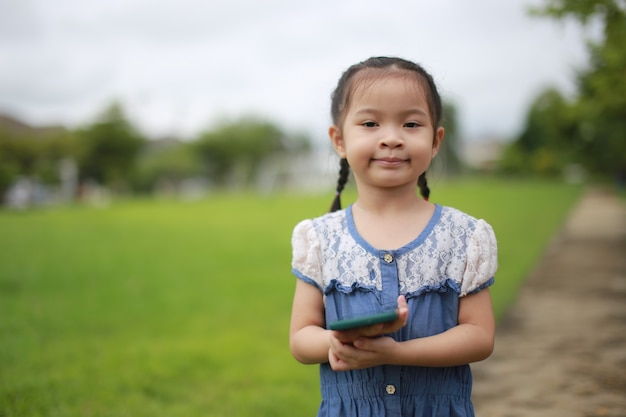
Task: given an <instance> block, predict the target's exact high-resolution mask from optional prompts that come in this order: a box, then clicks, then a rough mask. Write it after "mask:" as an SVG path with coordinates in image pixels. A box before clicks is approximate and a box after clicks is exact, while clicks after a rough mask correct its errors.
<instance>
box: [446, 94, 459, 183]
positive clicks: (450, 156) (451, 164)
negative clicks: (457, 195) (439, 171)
mask: <svg viewBox="0 0 626 417" xmlns="http://www.w3.org/2000/svg"><path fill="white" fill-rule="evenodd" d="M442 126H443V127H444V129H445V131H446V133H445V137H444V141H443V142H442V144H441V153H442V156H443V158H444V161H445V164H446V172H447V173H448V174H452V175H455V174H459V173H460V171H461V168H462V164H461V160H460V159H459V146H461V143H460V142H461V141H460V140H459V128H458V111H457V108H456V106H455V105H454V104H453V103H451V102H445V101H444V103H443V120H442Z"/></svg>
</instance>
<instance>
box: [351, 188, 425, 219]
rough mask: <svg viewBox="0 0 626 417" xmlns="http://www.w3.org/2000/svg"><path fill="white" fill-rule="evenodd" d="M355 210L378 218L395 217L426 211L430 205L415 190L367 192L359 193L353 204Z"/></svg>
mask: <svg viewBox="0 0 626 417" xmlns="http://www.w3.org/2000/svg"><path fill="white" fill-rule="evenodd" d="M354 207H355V208H356V209H357V210H363V211H366V212H368V213H370V214H372V215H378V216H387V215H390V216H397V215H399V214H402V213H410V212H413V213H414V212H416V211H422V210H428V208H429V207H432V204H430V203H428V202H427V201H425V200H424V199H423V198H422V197H421V196H418V195H417V190H416V189H412V190H410V191H409V192H407V191H406V190H384V191H380V190H376V191H372V190H368V192H359V193H358V197H357V200H356V201H355V202H354Z"/></svg>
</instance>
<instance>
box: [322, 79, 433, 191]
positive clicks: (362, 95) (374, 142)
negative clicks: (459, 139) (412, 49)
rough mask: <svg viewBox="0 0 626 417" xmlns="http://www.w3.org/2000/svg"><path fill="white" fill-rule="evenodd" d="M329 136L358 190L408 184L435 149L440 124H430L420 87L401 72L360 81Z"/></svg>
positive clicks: (423, 169) (425, 101) (415, 177)
mask: <svg viewBox="0 0 626 417" xmlns="http://www.w3.org/2000/svg"><path fill="white" fill-rule="evenodd" d="M329 135H330V138H331V141H332V143H333V146H334V148H335V150H336V151H337V153H338V154H339V156H340V157H341V158H346V159H347V160H348V163H349V164H350V168H351V169H352V172H353V174H354V177H355V181H356V183H357V186H358V187H359V189H362V187H363V186H367V187H376V188H378V189H393V188H398V187H411V190H412V192H415V187H416V186H417V179H418V177H419V176H420V175H421V174H422V173H424V172H425V171H426V169H427V168H428V166H429V165H430V162H431V161H432V159H433V157H434V156H435V155H436V154H437V152H438V151H439V146H440V144H441V141H442V139H443V135H444V131H443V128H441V127H439V128H435V126H433V124H432V122H431V115H430V110H429V108H428V102H427V100H426V96H425V94H424V91H423V88H422V86H421V85H420V84H419V82H418V81H417V80H416V79H415V77H413V76H411V75H408V74H406V73H398V74H393V75H392V76H390V77H386V78H384V79H374V80H369V79H366V80H360V84H357V85H355V86H354V90H353V91H352V97H351V100H350V104H349V106H348V108H347V109H346V110H345V114H344V117H343V123H342V126H331V127H330V130H329Z"/></svg>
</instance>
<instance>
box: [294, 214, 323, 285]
mask: <svg viewBox="0 0 626 417" xmlns="http://www.w3.org/2000/svg"><path fill="white" fill-rule="evenodd" d="M291 247H292V251H293V258H292V261H291V268H292V272H293V274H294V275H295V276H296V277H298V278H299V279H301V280H303V281H305V282H308V283H309V284H312V285H315V286H316V287H318V288H319V289H320V291H321V290H322V288H323V279H322V262H321V250H320V240H319V237H318V235H317V233H316V232H315V229H314V227H313V222H312V221H311V220H303V221H301V222H300V223H298V224H297V225H296V227H295V228H294V229H293V235H292V237H291Z"/></svg>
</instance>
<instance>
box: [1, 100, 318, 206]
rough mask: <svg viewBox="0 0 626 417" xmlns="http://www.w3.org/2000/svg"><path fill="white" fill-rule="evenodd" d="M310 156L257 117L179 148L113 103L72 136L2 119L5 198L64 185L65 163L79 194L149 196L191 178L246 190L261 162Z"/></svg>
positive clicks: (304, 142) (301, 140) (300, 143)
mask: <svg viewBox="0 0 626 417" xmlns="http://www.w3.org/2000/svg"><path fill="white" fill-rule="evenodd" d="M310 148H311V141H310V139H309V138H308V137H307V136H305V135H302V134H287V133H286V132H284V131H283V130H281V129H280V128H279V127H278V126H277V125H275V124H273V123H271V122H269V121H266V120H261V119H258V118H254V117H242V118H240V119H237V120H231V121H223V122H221V123H219V124H218V126H216V127H215V128H214V129H212V130H208V131H204V132H201V133H200V134H198V135H197V137H195V138H194V139H192V140H190V141H181V140H177V139H165V140H149V139H148V138H146V137H145V136H144V135H142V134H141V133H140V132H139V131H138V130H137V129H136V128H135V127H134V126H133V125H132V124H131V123H130V122H129V121H128V119H127V117H126V116H125V114H124V112H123V109H122V107H121V106H120V105H119V104H116V103H115V104H112V105H111V106H109V107H108V108H107V109H105V111H103V112H102V114H100V115H99V116H98V117H97V118H96V120H95V121H93V122H92V123H91V124H88V125H86V126H84V127H81V128H78V129H75V130H68V129H65V128H62V127H53V128H32V127H30V126H27V125H25V124H23V123H21V122H19V121H17V120H14V119H11V118H9V117H6V116H5V117H0V197H1V196H3V195H5V193H6V192H7V190H8V189H9V187H10V186H11V185H13V184H15V183H16V181H18V180H19V179H20V178H29V179H36V181H37V182H38V183H40V184H43V185H50V186H52V185H56V184H59V181H60V180H61V179H62V177H63V173H62V172H61V171H62V170H63V166H67V164H68V161H71V164H73V165H74V166H75V168H74V172H75V176H76V178H75V182H76V192H77V193H78V194H80V192H81V189H83V188H84V187H86V186H89V184H94V185H99V186H104V187H106V188H107V189H109V190H111V191H113V192H115V193H118V194H119V193H129V192H152V191H154V187H155V186H159V184H161V185H163V186H169V187H170V188H172V187H175V186H176V184H179V183H180V182H181V181H184V180H186V179H189V178H204V179H206V180H207V182H208V183H210V185H211V186H215V187H222V186H242V187H245V186H249V185H251V184H252V182H253V181H254V178H255V176H256V175H257V174H258V171H259V170H260V169H261V168H262V164H263V162H264V161H266V160H268V159H271V158H272V157H276V155H281V154H283V155H287V154H289V153H294V152H306V151H308V150H310ZM76 197H78V195H77V196H76Z"/></svg>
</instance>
